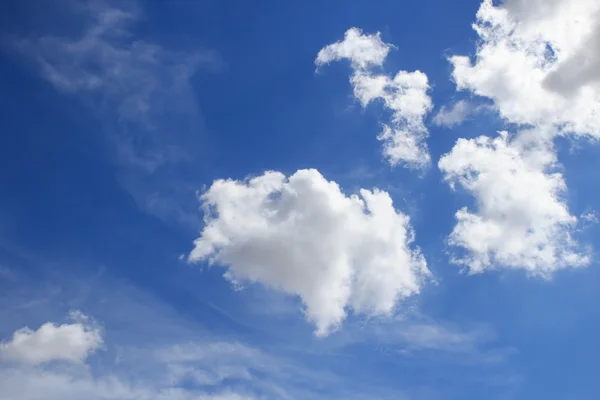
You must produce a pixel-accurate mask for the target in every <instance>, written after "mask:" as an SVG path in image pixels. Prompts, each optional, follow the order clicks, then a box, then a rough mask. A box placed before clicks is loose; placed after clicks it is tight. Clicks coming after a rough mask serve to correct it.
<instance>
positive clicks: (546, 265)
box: [439, 131, 589, 276]
mask: <svg viewBox="0 0 600 400" xmlns="http://www.w3.org/2000/svg"><path fill="white" fill-rule="evenodd" d="M527 135H529V136H534V135H539V132H535V131H534V132H523V133H521V136H519V137H517V138H516V139H512V140H511V138H509V137H508V134H507V133H506V132H502V133H501V134H500V135H499V136H498V137H496V138H494V139H492V138H489V137H487V136H481V137H478V138H476V139H470V140H467V139H459V140H458V142H457V143H456V145H455V146H454V148H453V149H452V151H451V152H450V153H448V154H446V155H444V156H443V157H442V158H441V159H440V161H439V168H440V170H441V171H442V173H443V174H444V178H445V179H446V180H447V181H448V182H450V184H451V185H452V186H453V187H454V185H456V184H458V185H460V186H461V187H462V188H464V189H466V190H468V191H469V192H470V193H472V194H473V196H474V197H475V199H476V200H477V212H476V213H474V212H472V211H469V210H468V209H467V208H466V207H465V208H462V209H460V210H459V211H458V212H457V213H456V219H457V224H456V226H455V227H454V230H453V231H452V234H451V235H450V237H449V243H450V244H451V245H453V246H459V247H461V248H463V249H465V250H466V255H465V256H463V257H458V258H457V259H455V260H454V261H455V262H458V263H460V264H464V265H465V266H467V267H468V268H469V270H470V272H472V273H477V272H483V271H484V270H486V269H490V268H497V267H508V268H524V269H526V270H527V271H528V272H530V273H531V274H535V275H543V276H549V275H550V274H551V273H552V272H553V271H555V270H556V269H559V268H564V267H567V266H583V265H587V264H588V263H589V259H588V257H587V256H586V255H583V254H580V253H579V252H578V250H577V246H576V244H575V242H574V240H573V239H572V237H571V233H572V231H573V230H574V228H575V225H576V222H577V218H576V217H574V216H572V215H570V214H569V210H568V208H567V205H566V203H565V201H564V200H563V196H564V192H565V190H566V185H565V182H564V179H563V176H562V174H561V173H560V172H557V171H554V172H551V171H552V170H553V169H554V168H555V166H556V160H555V158H554V154H553V153H552V152H551V151H550V150H549V149H547V148H545V147H541V148H540V146H539V145H538V146H533V145H532V144H531V143H528V142H527V141H525V140H524V138H525V137H527ZM536 139H537V138H536ZM546 146H550V144H546Z"/></svg>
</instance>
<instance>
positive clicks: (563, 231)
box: [439, 0, 600, 276]
mask: <svg viewBox="0 0 600 400" xmlns="http://www.w3.org/2000/svg"><path fill="white" fill-rule="evenodd" d="M473 27H474V29H475V31H476V32H477V34H478V35H479V38H480V41H479V43H478V46H477V49H476V54H475V57H473V59H471V58H469V57H465V56H453V57H451V58H450V61H451V63H452V65H453V67H454V70H453V73H452V75H453V78H454V80H455V82H456V85H457V88H458V89H459V90H468V91H470V92H472V93H473V94H475V95H478V96H482V97H487V98H489V99H491V100H493V107H494V108H495V109H496V110H497V111H498V113H499V114H500V116H501V117H503V118H504V119H505V121H506V122H509V123H513V124H516V125H517V127H518V128H517V129H520V131H519V132H517V134H516V135H515V136H514V138H513V139H509V138H508V136H507V135H506V134H503V135H501V137H498V138H495V139H491V138H486V137H480V138H477V139H473V140H459V141H458V142H457V144H456V145H455V147H454V148H453V149H452V151H451V152H450V153H449V154H447V155H446V156H444V157H442V159H441V160H440V162H439V166H440V168H441V169H442V171H443V172H444V174H445V175H446V179H447V180H448V181H449V182H451V183H452V184H454V183H459V184H460V185H461V186H463V187H464V188H466V189H467V190H468V191H470V192H471V193H472V194H473V196H474V197H475V199H476V201H477V208H478V211H477V213H473V212H471V211H468V210H467V209H466V208H463V209H461V210H459V211H458V212H457V214H456V216H457V219H458V223H457V225H456V226H455V228H454V230H453V232H452V234H451V236H450V238H449V242H450V244H452V245H455V246H458V247H462V248H464V249H465V250H466V256H464V257H458V258H457V259H456V260H455V261H456V262H459V263H463V264H465V265H467V266H468V267H469V268H470V270H471V272H481V271H483V270H485V269H488V268H492V267H499V266H503V267H510V268H524V269H526V270H528V271H529V272H531V273H532V274H538V275H543V276H549V275H550V274H551V273H552V272H553V271H555V270H557V269H559V268H564V267H568V266H583V265H586V264H588V263H589V261H590V260H589V257H588V256H587V255H586V254H584V253H582V252H581V251H580V250H579V249H578V245H577V243H576V242H575V241H574V239H573V238H572V232H573V231H574V230H575V229H576V224H577V218H576V217H574V216H572V215H571V214H570V213H569V210H568V207H567V204H566V201H565V199H564V198H565V192H566V184H565V181H564V179H563V176H562V174H561V173H560V172H559V171H558V167H559V165H558V163H557V160H556V158H557V156H556V151H555V149H554V148H553V145H552V140H553V139H554V137H556V136H557V135H566V134H569V135H574V136H589V137H595V138H600V80H599V78H600V74H599V73H598V69H597V68H596V65H598V64H599V63H600V61H599V60H600V53H599V52H598V46H597V41H598V34H597V33H598V32H600V3H598V2H597V1H594V0H551V1H548V0H546V1H543V0H534V1H529V0H528V1H525V0H506V1H504V2H502V3H499V4H494V2H493V1H492V0H484V1H483V2H482V4H481V6H480V8H479V11H478V12H477V21H476V23H475V24H474V25H473Z"/></svg>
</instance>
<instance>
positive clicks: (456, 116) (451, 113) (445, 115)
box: [432, 100, 474, 128]
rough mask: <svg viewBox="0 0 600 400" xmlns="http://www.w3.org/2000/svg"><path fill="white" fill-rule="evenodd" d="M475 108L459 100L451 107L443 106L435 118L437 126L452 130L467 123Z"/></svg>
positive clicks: (434, 122)
mask: <svg viewBox="0 0 600 400" xmlns="http://www.w3.org/2000/svg"><path fill="white" fill-rule="evenodd" d="M473 111H474V110H473V108H472V106H471V104H469V102H467V101H466V100H459V101H457V102H456V103H454V104H453V105H452V106H450V107H446V106H442V107H441V108H440V110H439V111H438V113H437V114H436V115H435V116H434V117H433V119H432V122H433V124H434V125H436V126H445V127H447V128H452V127H454V126H456V125H460V124H462V123H463V122H464V121H466V120H467V119H468V118H469V116H470V115H471V114H472V112H473Z"/></svg>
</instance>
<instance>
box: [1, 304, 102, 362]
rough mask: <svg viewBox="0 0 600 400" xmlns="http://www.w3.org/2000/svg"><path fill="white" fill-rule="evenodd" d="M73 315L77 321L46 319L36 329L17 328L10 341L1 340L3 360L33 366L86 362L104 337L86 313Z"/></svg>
mask: <svg viewBox="0 0 600 400" xmlns="http://www.w3.org/2000/svg"><path fill="white" fill-rule="evenodd" d="M73 316H74V317H76V319H77V320H78V322H75V323H73V324H63V325H55V324H54V323H52V322H47V323H45V324H43V325H42V326H40V327H39V328H38V330H36V331H33V330H31V329H29V328H22V329H19V330H17V331H15V332H14V333H13V335H12V338H11V340H9V341H4V342H2V343H0V360H3V361H14V362H18V363H25V364H34V365H35V364H42V363H46V362H49V361H55V360H63V361H70V362H83V361H84V360H85V359H86V358H87V357H88V356H89V355H90V354H91V353H93V352H94V351H96V349H98V347H100V346H101V345H102V336H101V335H100V331H99V329H98V328H97V327H94V326H93V325H91V324H90V323H89V319H88V318H87V317H85V316H84V315H83V314H81V313H77V314H74V315H73Z"/></svg>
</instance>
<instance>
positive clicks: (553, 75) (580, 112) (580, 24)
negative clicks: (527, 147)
mask: <svg viewBox="0 0 600 400" xmlns="http://www.w3.org/2000/svg"><path fill="white" fill-rule="evenodd" d="M474 29H475V30H476V32H477V34H478V35H479V37H480V39H481V41H480V44H479V46H478V48H477V52H476V55H475V57H474V60H473V61H472V60H471V59H469V57H465V56H453V57H451V59H450V60H451V62H452V64H453V67H454V70H453V77H454V80H455V81H456V84H457V87H458V89H460V90H469V91H471V92H473V93H475V94H477V95H479V96H484V97H488V98H490V99H492V100H493V101H494V103H495V106H496V108H497V109H498V111H499V113H500V115H501V116H502V117H504V118H506V119H507V120H508V121H510V122H513V123H517V124H532V125H552V126H554V127H556V128H558V129H559V132H562V133H573V134H578V135H591V136H593V137H596V138H600V73H599V72H598V71H600V69H599V68H597V67H598V65H599V64H600V51H599V50H598V41H599V39H598V38H599V37H600V35H598V32H600V2H598V1H596V0H552V1H542V0H536V1H530V0H508V1H505V2H504V4H500V5H494V4H493V2H492V0H485V1H483V3H482V4H481V7H480V9H479V11H478V13H477V22H476V23H475V25H474Z"/></svg>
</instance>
